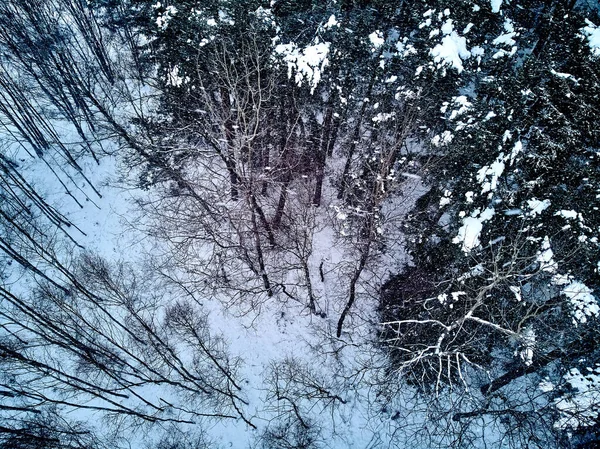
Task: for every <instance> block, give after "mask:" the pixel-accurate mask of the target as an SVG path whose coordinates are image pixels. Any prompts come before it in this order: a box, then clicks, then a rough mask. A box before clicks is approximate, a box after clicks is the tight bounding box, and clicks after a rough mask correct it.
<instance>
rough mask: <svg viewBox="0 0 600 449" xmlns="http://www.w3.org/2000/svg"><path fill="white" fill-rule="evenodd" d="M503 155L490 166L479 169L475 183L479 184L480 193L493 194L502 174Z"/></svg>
mask: <svg viewBox="0 0 600 449" xmlns="http://www.w3.org/2000/svg"><path fill="white" fill-rule="evenodd" d="M504 167H505V164H504V153H500V156H498V158H497V159H496V160H495V161H494V162H493V163H492V164H491V165H486V166H484V167H482V168H481V169H479V171H478V172H477V181H478V182H479V183H480V184H481V193H486V192H493V191H494V190H496V187H497V186H498V179H499V178H500V176H502V173H503V172H504Z"/></svg>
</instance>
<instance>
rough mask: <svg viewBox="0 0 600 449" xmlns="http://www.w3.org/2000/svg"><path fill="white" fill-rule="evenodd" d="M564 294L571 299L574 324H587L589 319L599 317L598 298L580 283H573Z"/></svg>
mask: <svg viewBox="0 0 600 449" xmlns="http://www.w3.org/2000/svg"><path fill="white" fill-rule="evenodd" d="M562 294H563V295H565V296H566V297H567V298H569V300H570V302H571V305H572V306H573V311H572V314H573V323H574V324H577V323H585V322H586V321H587V319H588V317H591V316H598V313H599V312H600V307H598V302H597V301H596V298H594V296H593V295H592V290H590V289H589V288H588V287H587V286H586V285H584V284H583V283H582V282H579V281H573V282H571V283H570V284H569V285H567V286H566V287H565V288H564V289H563V290H562Z"/></svg>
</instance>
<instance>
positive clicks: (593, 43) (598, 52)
mask: <svg viewBox="0 0 600 449" xmlns="http://www.w3.org/2000/svg"><path fill="white" fill-rule="evenodd" d="M585 22H586V23H587V26H586V27H583V28H582V29H581V33H582V35H583V36H584V37H585V38H587V41H588V45H589V47H590V50H592V54H593V55H594V56H600V27H598V26H597V25H595V24H594V23H593V22H592V21H590V20H588V19H585Z"/></svg>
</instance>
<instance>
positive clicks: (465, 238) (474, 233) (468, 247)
mask: <svg viewBox="0 0 600 449" xmlns="http://www.w3.org/2000/svg"><path fill="white" fill-rule="evenodd" d="M494 213H495V211H494V209H493V208H487V209H485V210H484V211H483V212H481V213H479V211H475V212H473V214H471V216H470V217H466V218H464V219H463V225H462V226H461V227H460V229H459V230H458V235H457V236H456V237H454V239H453V240H452V242H453V243H457V244H461V245H462V250H463V252H464V253H466V254H468V253H470V252H471V251H472V250H473V249H474V248H476V247H478V246H479V244H480V241H479V236H480V235H481V231H482V230H483V222H484V221H487V220H489V219H491V218H492V217H493V216H494Z"/></svg>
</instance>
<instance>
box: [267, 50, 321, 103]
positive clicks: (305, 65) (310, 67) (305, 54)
mask: <svg viewBox="0 0 600 449" xmlns="http://www.w3.org/2000/svg"><path fill="white" fill-rule="evenodd" d="M329 46H330V44H329V42H316V43H315V44H313V45H309V46H308V47H306V48H304V49H299V48H298V47H297V46H296V44H295V43H293V42H292V43H290V44H279V45H277V46H276V47H275V53H277V54H279V55H281V56H282V57H283V60H284V61H285V62H287V64H288V78H291V77H292V73H293V72H295V73H296V76H295V81H296V83H297V84H298V85H302V81H303V80H306V81H307V82H308V84H309V86H310V87H311V90H310V92H311V94H312V93H313V92H314V90H315V88H316V87H317V85H318V84H319V81H320V80H321V74H322V72H323V71H324V70H325V67H326V66H327V65H328V64H329V59H328V55H329Z"/></svg>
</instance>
